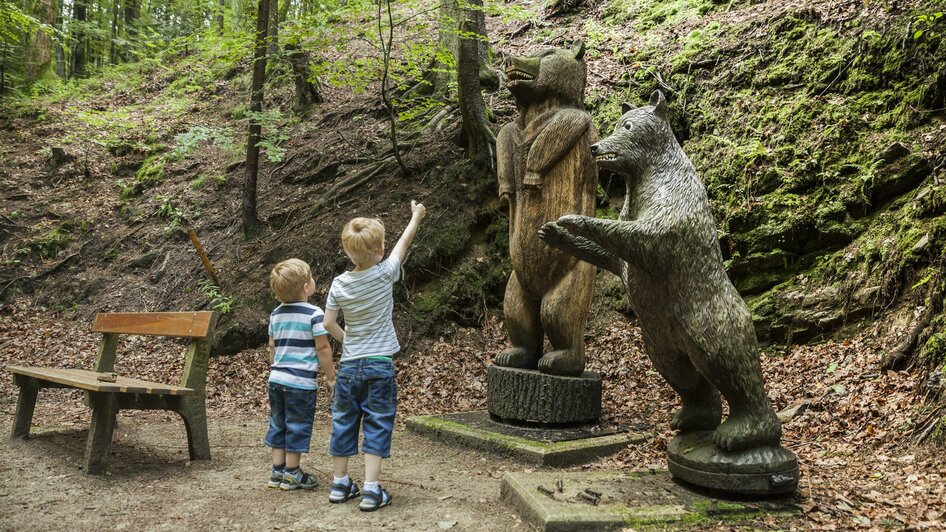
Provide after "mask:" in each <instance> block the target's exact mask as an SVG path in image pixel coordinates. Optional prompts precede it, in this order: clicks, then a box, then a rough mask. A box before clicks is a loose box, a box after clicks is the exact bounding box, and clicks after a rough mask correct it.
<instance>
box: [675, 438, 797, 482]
mask: <svg viewBox="0 0 946 532" xmlns="http://www.w3.org/2000/svg"><path fill="white" fill-rule="evenodd" d="M667 462H668V465H669V469H670V474H671V475H673V476H674V477H675V478H677V479H678V480H682V481H684V482H686V483H687V484H692V485H694V486H698V487H701V488H707V489H709V490H713V491H719V492H725V493H729V494H737V495H749V496H758V497H766V496H771V495H783V494H787V493H792V492H794V491H795V488H796V486H797V485H798V459H796V458H795V455H794V454H792V452H791V451H789V450H788V449H786V448H785V447H782V446H781V445H769V446H765V447H756V448H754V449H745V450H742V451H732V452H730V451H723V450H721V449H718V448H717V447H716V446H715V445H714V444H713V431H709V430H707V431H694V432H683V433H680V434H678V435H677V436H676V437H675V438H674V439H673V440H672V441H671V442H670V445H669V446H668V447H667Z"/></svg>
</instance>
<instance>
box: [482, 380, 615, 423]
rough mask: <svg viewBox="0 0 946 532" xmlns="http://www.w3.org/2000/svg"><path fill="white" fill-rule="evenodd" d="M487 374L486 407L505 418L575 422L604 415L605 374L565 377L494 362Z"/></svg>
mask: <svg viewBox="0 0 946 532" xmlns="http://www.w3.org/2000/svg"><path fill="white" fill-rule="evenodd" d="M486 377H487V384H488V386H487V392H486V408H487V410H489V413H490V415H491V416H493V417H494V418H498V419H499V420H501V421H504V422H512V423H541V424H548V425H571V424H580V423H592V422H594V421H597V419H598V418H599V417H601V376H599V375H598V374H597V373H592V372H590V371H586V372H584V373H582V374H581V376H580V377H563V376H560V375H547V374H545V373H540V372H538V371H536V370H528V369H519V368H506V367H501V366H490V367H489V370H488V371H487V374H486Z"/></svg>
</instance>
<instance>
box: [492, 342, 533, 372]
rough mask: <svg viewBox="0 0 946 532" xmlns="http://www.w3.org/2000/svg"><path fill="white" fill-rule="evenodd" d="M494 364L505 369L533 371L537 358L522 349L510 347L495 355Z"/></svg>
mask: <svg viewBox="0 0 946 532" xmlns="http://www.w3.org/2000/svg"><path fill="white" fill-rule="evenodd" d="M495 362H496V365H497V366H502V367H505V368H524V369H535V367H536V363H537V362H538V357H537V356H536V355H535V353H531V352H530V351H529V350H528V349H526V348H524V347H512V348H509V349H506V350H505V351H503V352H502V353H500V354H498V355H496V360H495Z"/></svg>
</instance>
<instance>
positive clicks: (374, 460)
mask: <svg viewBox="0 0 946 532" xmlns="http://www.w3.org/2000/svg"><path fill="white" fill-rule="evenodd" d="M381 460H382V458H381V457H380V456H378V455H376V454H369V453H365V484H373V483H375V482H377V481H378V479H379V478H381Z"/></svg>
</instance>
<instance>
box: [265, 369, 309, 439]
mask: <svg viewBox="0 0 946 532" xmlns="http://www.w3.org/2000/svg"><path fill="white" fill-rule="evenodd" d="M314 417H315V390H303V389H301V388H292V387H291V386H283V385H282V384H276V383H274V382H271V383H269V431H267V432H266V445H267V446H268V447H272V448H273V449H285V450H286V452H290V453H307V452H309V441H310V440H311V439H312V419H313V418H314Z"/></svg>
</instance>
